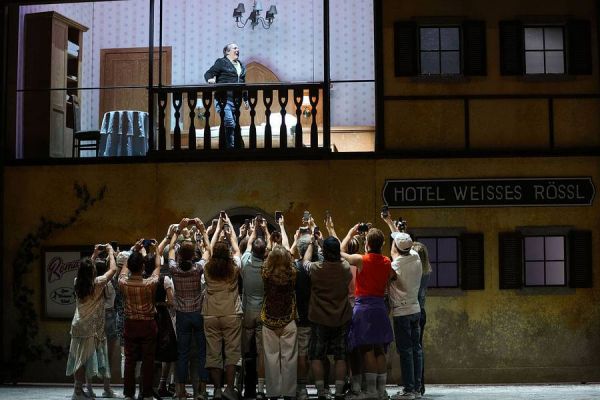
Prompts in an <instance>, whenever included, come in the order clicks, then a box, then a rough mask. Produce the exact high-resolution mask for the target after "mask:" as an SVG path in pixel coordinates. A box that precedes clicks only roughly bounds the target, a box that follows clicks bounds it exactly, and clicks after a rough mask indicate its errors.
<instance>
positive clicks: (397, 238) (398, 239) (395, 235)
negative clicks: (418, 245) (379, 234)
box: [392, 232, 413, 251]
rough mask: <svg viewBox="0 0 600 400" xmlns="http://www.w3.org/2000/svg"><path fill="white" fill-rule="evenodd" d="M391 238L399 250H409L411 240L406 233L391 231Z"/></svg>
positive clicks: (411, 243)
mask: <svg viewBox="0 0 600 400" xmlns="http://www.w3.org/2000/svg"><path fill="white" fill-rule="evenodd" d="M392 239H394V243H395V244H396V247H397V248H398V250H400V251H407V250H410V248H411V247H412V245H413V241H412V239H411V238H410V235H409V234H408V233H404V232H392Z"/></svg>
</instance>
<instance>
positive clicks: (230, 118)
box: [215, 100, 235, 149]
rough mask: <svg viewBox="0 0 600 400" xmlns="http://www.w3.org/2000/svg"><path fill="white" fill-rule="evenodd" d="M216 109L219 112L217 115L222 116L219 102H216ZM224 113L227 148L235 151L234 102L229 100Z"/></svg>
mask: <svg viewBox="0 0 600 400" xmlns="http://www.w3.org/2000/svg"><path fill="white" fill-rule="evenodd" d="M215 108H216V110H217V114H219V115H221V104H220V103H219V102H218V101H216V102H215ZM223 111H224V116H223V124H224V125H225V138H226V146H227V148H228V149H233V148H234V147H235V114H234V112H235V105H234V103H233V100H227V103H225V107H224V108H223Z"/></svg>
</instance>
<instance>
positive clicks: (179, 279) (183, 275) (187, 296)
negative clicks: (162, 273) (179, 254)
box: [169, 258, 206, 312]
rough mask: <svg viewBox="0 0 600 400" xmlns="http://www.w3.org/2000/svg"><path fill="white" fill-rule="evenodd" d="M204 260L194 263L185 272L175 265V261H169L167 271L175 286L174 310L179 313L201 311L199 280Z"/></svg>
mask: <svg viewBox="0 0 600 400" xmlns="http://www.w3.org/2000/svg"><path fill="white" fill-rule="evenodd" d="M205 263H206V261H205V260H200V261H198V262H197V263H195V264H194V265H193V266H192V268H190V269H189V270H187V271H184V270H182V269H181V268H179V265H177V261H175V260H173V259H172V258H170V259H169V270H170V271H171V276H172V277H173V284H174V285H175V310H177V311H180V312H200V311H201V310H202V286H201V278H202V273H203V272H204V264H205Z"/></svg>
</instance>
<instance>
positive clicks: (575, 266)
mask: <svg viewBox="0 0 600 400" xmlns="http://www.w3.org/2000/svg"><path fill="white" fill-rule="evenodd" d="M498 239H499V240H498V245H499V255H500V260H499V261H500V289H521V288H522V287H523V286H527V287H545V286H567V285H568V286H569V287H571V288H589V287H592V286H593V285H592V232H591V231H587V230H575V229H569V228H564V227H524V228H520V229H519V230H517V231H514V232H502V233H500V234H499V238H498Z"/></svg>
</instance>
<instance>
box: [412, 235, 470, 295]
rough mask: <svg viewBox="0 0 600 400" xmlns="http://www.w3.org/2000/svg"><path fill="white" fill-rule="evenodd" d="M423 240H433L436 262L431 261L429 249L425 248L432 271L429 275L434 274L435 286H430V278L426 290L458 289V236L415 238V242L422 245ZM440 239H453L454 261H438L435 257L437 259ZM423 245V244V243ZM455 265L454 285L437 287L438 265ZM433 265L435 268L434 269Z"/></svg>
mask: <svg viewBox="0 0 600 400" xmlns="http://www.w3.org/2000/svg"><path fill="white" fill-rule="evenodd" d="M423 239H429V240H431V239H434V240H435V255H436V261H432V259H431V251H429V247H427V250H428V253H429V263H430V264H431V265H432V271H431V273H432V274H433V273H435V275H436V279H435V281H436V285H435V286H431V278H430V279H429V283H428V284H427V289H460V236H437V235H435V236H434V235H431V236H417V237H416V240H417V241H418V242H421V243H423ZM440 239H455V240H456V243H455V246H456V260H455V261H438V260H437V257H438V249H439V240H440ZM423 244H424V243H423ZM453 263H455V264H456V285H454V286H440V285H439V265H440V264H453ZM434 265H435V267H434Z"/></svg>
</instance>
